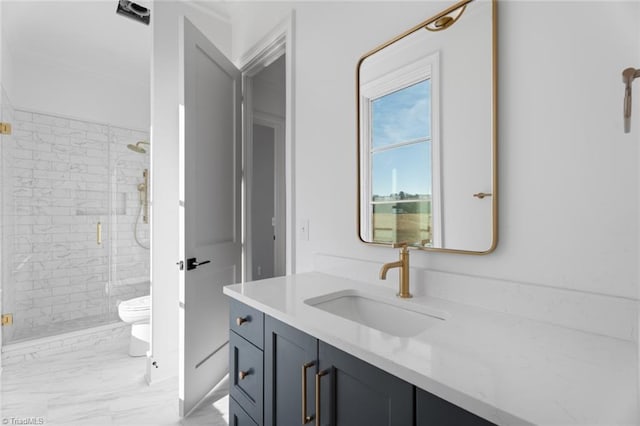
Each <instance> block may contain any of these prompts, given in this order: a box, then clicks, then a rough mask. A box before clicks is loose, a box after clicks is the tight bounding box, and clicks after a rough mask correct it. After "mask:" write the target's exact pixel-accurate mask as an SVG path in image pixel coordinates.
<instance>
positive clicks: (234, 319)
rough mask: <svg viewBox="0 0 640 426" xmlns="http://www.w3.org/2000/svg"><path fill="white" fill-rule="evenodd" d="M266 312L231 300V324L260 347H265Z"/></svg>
mask: <svg viewBox="0 0 640 426" xmlns="http://www.w3.org/2000/svg"><path fill="white" fill-rule="evenodd" d="M263 324H264V314H263V313H262V312H260V311H258V310H256V309H253V308H252V307H250V306H247V305H245V304H244V303H240V302H238V301H236V300H231V304H230V306H229V326H230V328H231V330H232V331H235V332H236V333H238V334H239V335H240V336H242V337H244V338H245V339H247V340H248V341H250V342H251V343H253V344H254V345H256V346H257V347H259V348H260V349H263V348H264V327H263Z"/></svg>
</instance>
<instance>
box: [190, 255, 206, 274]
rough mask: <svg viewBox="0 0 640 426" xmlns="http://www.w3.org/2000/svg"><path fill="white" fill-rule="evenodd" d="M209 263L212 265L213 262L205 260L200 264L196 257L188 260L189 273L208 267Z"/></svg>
mask: <svg viewBox="0 0 640 426" xmlns="http://www.w3.org/2000/svg"><path fill="white" fill-rule="evenodd" d="M207 263H211V261H210V260H205V261H204V262H198V261H197V260H196V258H195V257H192V258H191V259H187V271H190V270H192V269H196V268H197V267H198V266H201V265H206V264H207Z"/></svg>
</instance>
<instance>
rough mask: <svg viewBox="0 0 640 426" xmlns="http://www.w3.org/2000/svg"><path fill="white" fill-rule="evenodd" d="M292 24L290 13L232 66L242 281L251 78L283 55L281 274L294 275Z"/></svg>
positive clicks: (246, 254)
mask: <svg viewBox="0 0 640 426" xmlns="http://www.w3.org/2000/svg"><path fill="white" fill-rule="evenodd" d="M294 23H295V12H291V14H290V15H289V16H287V18H285V19H284V21H282V22H281V23H280V24H279V25H278V26H276V27H275V28H274V29H273V30H272V31H271V32H269V33H268V34H267V35H266V36H264V37H263V38H262V39H261V40H260V41H259V42H258V43H256V44H255V45H254V46H253V47H252V48H250V49H249V50H248V51H247V52H246V53H245V54H244V55H242V56H241V57H240V59H239V60H238V61H237V62H236V66H237V67H238V68H239V69H240V72H241V73H242V92H243V103H242V114H243V117H244V120H243V126H242V127H243V129H242V132H243V133H242V145H243V155H242V169H243V188H244V191H243V192H244V194H243V203H244V204H243V208H242V224H243V225H242V232H243V244H242V250H243V263H244V266H243V280H242V281H243V282H245V281H249V280H251V275H252V274H251V251H250V244H251V237H250V236H251V233H250V230H251V226H250V219H251V218H250V213H249V212H250V211H251V210H250V207H251V199H250V195H251V187H250V182H251V180H250V175H251V166H252V163H251V160H252V158H251V154H250V152H251V143H250V142H251V141H252V138H253V124H254V122H256V120H257V118H256V113H254V111H253V78H254V77H255V76H256V75H257V74H258V73H259V72H260V71H262V70H263V69H264V68H266V67H268V66H269V65H271V64H272V63H273V62H274V61H275V60H277V59H278V58H280V57H281V56H282V55H285V74H286V76H285V104H286V106H285V118H284V121H285V123H284V151H285V152H284V174H285V184H284V186H285V189H284V197H285V212H284V213H285V226H284V230H283V233H284V239H283V240H284V242H285V250H284V251H285V255H284V257H285V271H284V272H285V274H286V275H291V274H293V273H295V269H296V268H295V253H296V251H295V241H296V239H295V236H296V232H295V231H296V227H295V223H296V220H295V219H296V218H295V168H294V162H295V144H294V140H293V136H294V134H295V133H294V131H295V126H294V118H295V117H294V112H295V108H294V99H295V94H294V81H295V79H294V63H295V61H294V59H295V58H294V53H293V52H294V45H293V43H294V30H295V27H294Z"/></svg>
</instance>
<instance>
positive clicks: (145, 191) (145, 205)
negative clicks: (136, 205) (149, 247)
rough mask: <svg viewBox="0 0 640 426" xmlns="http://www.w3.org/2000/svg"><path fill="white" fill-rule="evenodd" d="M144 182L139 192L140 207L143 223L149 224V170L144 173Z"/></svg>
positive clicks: (140, 185)
mask: <svg viewBox="0 0 640 426" xmlns="http://www.w3.org/2000/svg"><path fill="white" fill-rule="evenodd" d="M142 178H143V179H144V182H142V183H140V184H138V192H139V193H140V207H141V208H142V210H143V211H142V221H143V222H144V223H149V170H148V169H144V170H143V171H142Z"/></svg>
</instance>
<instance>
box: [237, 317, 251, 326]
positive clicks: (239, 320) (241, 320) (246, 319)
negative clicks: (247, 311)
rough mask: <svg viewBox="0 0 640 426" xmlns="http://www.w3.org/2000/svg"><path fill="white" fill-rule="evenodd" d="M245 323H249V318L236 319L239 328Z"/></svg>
mask: <svg viewBox="0 0 640 426" xmlns="http://www.w3.org/2000/svg"><path fill="white" fill-rule="evenodd" d="M245 322H249V317H238V318H236V324H238V327H240V326H241V325H242V324H244V323H245Z"/></svg>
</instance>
